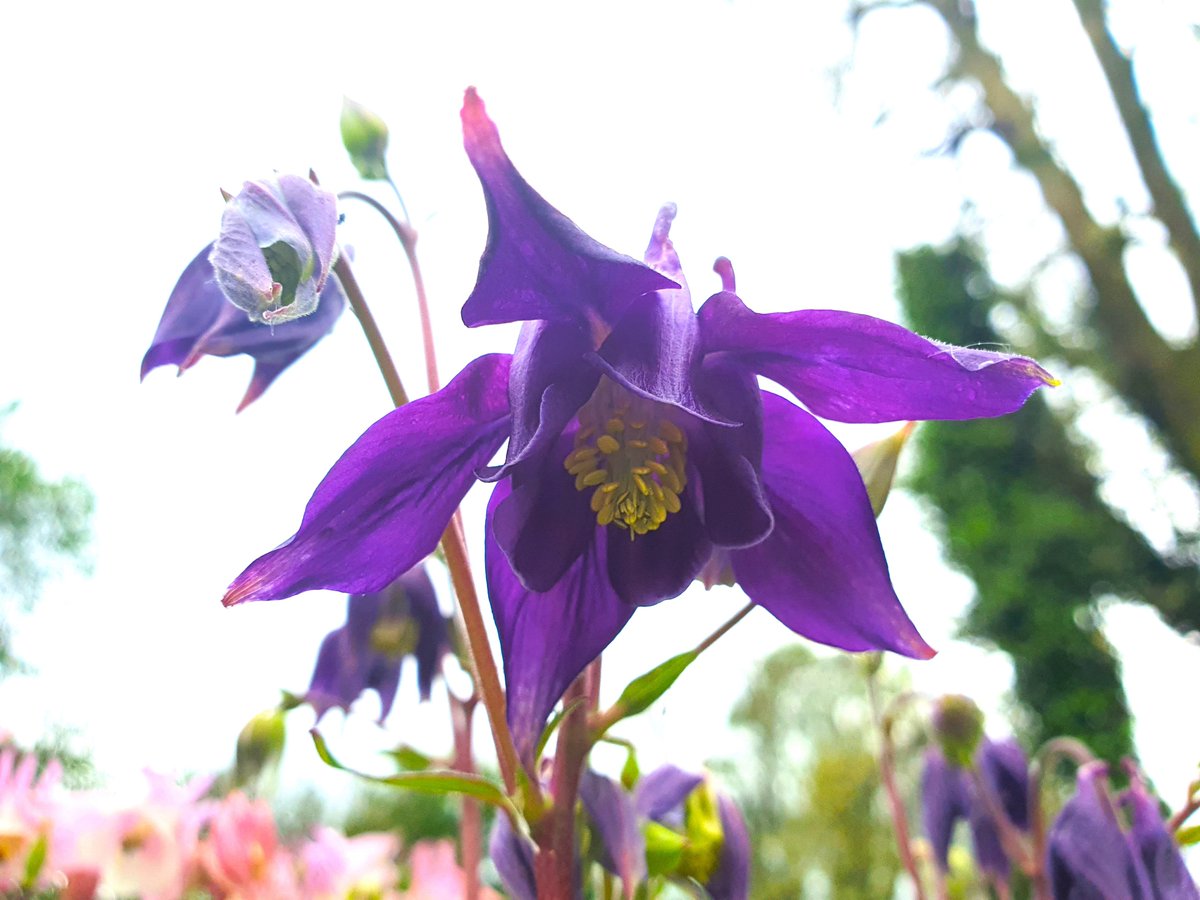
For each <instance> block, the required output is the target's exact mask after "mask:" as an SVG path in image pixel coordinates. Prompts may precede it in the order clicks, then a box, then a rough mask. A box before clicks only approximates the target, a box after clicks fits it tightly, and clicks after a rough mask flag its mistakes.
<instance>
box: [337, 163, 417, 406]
mask: <svg viewBox="0 0 1200 900" xmlns="http://www.w3.org/2000/svg"><path fill="white" fill-rule="evenodd" d="M389 180H390V179H389ZM393 188H395V185H393ZM399 193H400V192H399V191H397V192H396V195H397V197H399ZM338 197H339V198H342V199H349V200H360V201H362V202H363V203H365V204H367V205H368V206H370V207H371V208H372V209H374V210H375V211H376V212H377V213H379V214H380V215H381V216H383V218H384V219H385V220H386V221H387V223H388V224H389V225H391V226H392V231H394V232H395V233H396V238H397V239H398V240H399V241H400V246H401V247H403V248H404V255H405V256H406V257H407V258H408V266H409V268H410V269H411V270H412V277H413V287H414V288H415V289H416V292H417V313H418V314H419V315H420V317H421V338H422V341H423V343H424V350H425V380H426V381H427V382H428V384H429V393H431V394H432V393H433V392H434V391H436V390H437V389H438V387H440V385H441V382H440V381H439V379H438V371H437V352H436V349H435V347H434V343H433V320H432V318H431V317H430V315H429V298H428V297H427V296H426V294H425V281H424V279H423V278H422V277H421V265H420V263H419V262H418V261H417V232H416V231H415V230H414V229H413V227H412V226H411V225H409V224H408V222H407V219H408V212H407V211H405V213H404V218H405V220H406V221H404V222H401V221H400V220H399V219H397V218H396V217H395V216H393V215H392V213H391V210H389V209H388V208H387V207H386V206H384V205H383V204H382V203H380V202H379V201H378V200H376V199H375V198H374V197H372V196H371V195H370V194H364V193H361V192H359V191H343V192H342V193H340V194H338ZM403 205H404V201H401V206H403Z"/></svg>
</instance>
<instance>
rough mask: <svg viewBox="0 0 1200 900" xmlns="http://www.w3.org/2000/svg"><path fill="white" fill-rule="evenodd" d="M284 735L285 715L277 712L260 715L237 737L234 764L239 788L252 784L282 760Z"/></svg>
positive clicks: (247, 724)
mask: <svg viewBox="0 0 1200 900" xmlns="http://www.w3.org/2000/svg"><path fill="white" fill-rule="evenodd" d="M285 735H286V728H285V727H284V714H283V711H282V710H280V709H278V708H276V709H269V710H265V711H264V712H260V713H259V714H258V715H256V716H255V717H254V718H252V719H251V720H250V721H249V722H247V723H246V725H245V727H244V728H243V729H242V731H241V733H240V734H239V735H238V739H237V755H236V757H235V760H234V777H235V778H236V779H237V782H238V784H246V783H247V782H250V781H252V780H254V779H255V778H257V777H258V776H259V775H261V774H262V772H263V770H264V769H266V768H267V767H268V766H270V765H272V764H274V763H275V762H277V761H278V760H279V758H280V757H281V756H283V744H284V738H285Z"/></svg>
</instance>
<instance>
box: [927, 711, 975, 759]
mask: <svg viewBox="0 0 1200 900" xmlns="http://www.w3.org/2000/svg"><path fill="white" fill-rule="evenodd" d="M933 736H934V738H935V739H936V740H937V742H938V745H939V746H940V747H941V748H942V753H943V755H945V757H946V759H947V761H948V762H950V763H952V764H953V765H956V766H962V767H964V768H966V767H969V766H970V765H971V761H972V760H973V759H974V758H975V751H976V750H977V749H978V748H979V742H980V741H981V740H983V711H982V710H981V709H980V708H979V707H978V706H976V704H975V701H974V700H972V699H971V698H970V697H964V696H963V695H962V694H947V695H946V696H944V697H941V698H939V699H938V701H937V703H936V704H935V705H934V708H933Z"/></svg>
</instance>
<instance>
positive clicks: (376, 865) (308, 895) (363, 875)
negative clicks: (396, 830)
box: [298, 826, 400, 900]
mask: <svg viewBox="0 0 1200 900" xmlns="http://www.w3.org/2000/svg"><path fill="white" fill-rule="evenodd" d="M399 853H400V840H399V838H397V837H396V836H395V835H392V834H360V835H358V836H356V837H352V838H348V837H345V836H344V835H342V834H340V833H339V832H337V831H335V830H334V829H332V828H326V827H323V826H322V827H318V828H315V829H313V834H312V840H310V841H309V842H308V843H306V844H304V846H303V847H301V848H300V850H299V854H298V855H299V857H300V867H301V871H302V873H303V874H302V880H301V887H302V890H303V896H304V898H305V900H327V898H328V900H335V898H336V900H341V898H344V897H359V896H364V897H375V898H379V900H391V898H399V896H400V895H399V894H398V893H396V890H395V888H396V875H397V872H396V857H397V856H398V855H399Z"/></svg>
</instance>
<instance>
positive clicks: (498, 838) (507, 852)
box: [488, 816, 537, 900]
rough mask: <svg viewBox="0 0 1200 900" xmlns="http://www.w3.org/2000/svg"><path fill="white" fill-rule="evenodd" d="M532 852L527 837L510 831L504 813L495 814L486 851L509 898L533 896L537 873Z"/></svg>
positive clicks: (529, 898) (534, 899) (518, 899)
mask: <svg viewBox="0 0 1200 900" xmlns="http://www.w3.org/2000/svg"><path fill="white" fill-rule="evenodd" d="M535 852H536V849H535V847H534V846H533V844H531V843H530V842H529V840H528V839H527V838H523V837H521V835H519V834H517V833H516V832H515V831H513V827H512V823H511V822H509V821H508V816H496V824H495V825H494V826H492V838H491V841H490V842H489V844H488V853H489V855H490V856H491V858H492V864H493V865H494V866H495V867H496V871H497V872H498V873H499V874H500V880H501V881H502V882H504V888H505V890H507V891H508V893H509V894H510V895H511V896H512V898H513V900H537V876H536V875H535V874H534V868H533V857H534V853H535Z"/></svg>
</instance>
